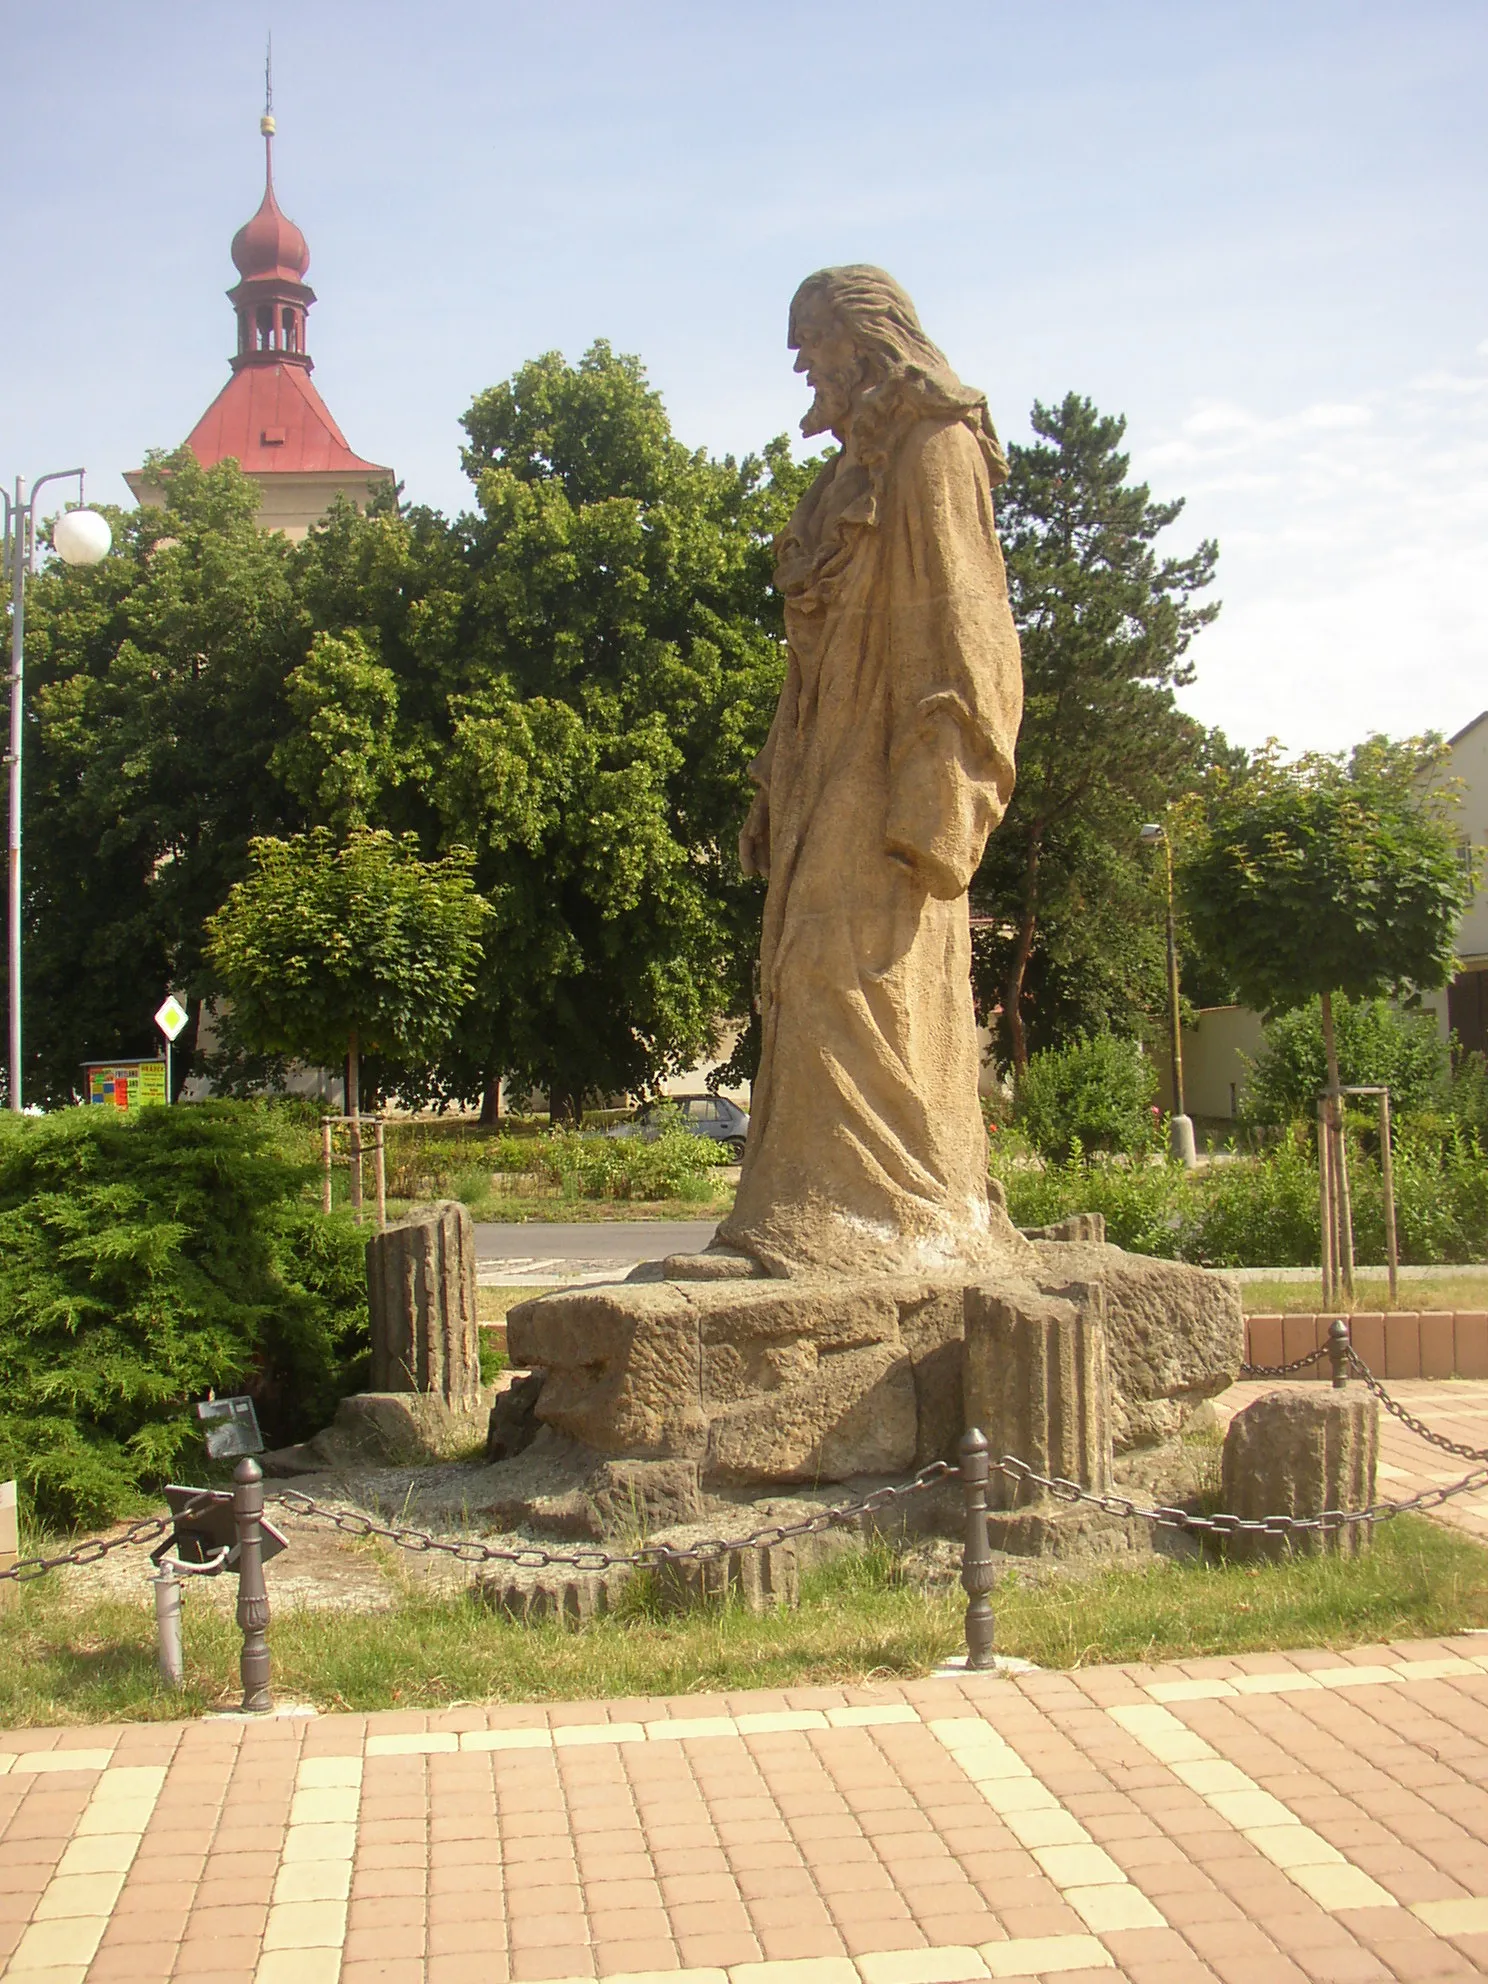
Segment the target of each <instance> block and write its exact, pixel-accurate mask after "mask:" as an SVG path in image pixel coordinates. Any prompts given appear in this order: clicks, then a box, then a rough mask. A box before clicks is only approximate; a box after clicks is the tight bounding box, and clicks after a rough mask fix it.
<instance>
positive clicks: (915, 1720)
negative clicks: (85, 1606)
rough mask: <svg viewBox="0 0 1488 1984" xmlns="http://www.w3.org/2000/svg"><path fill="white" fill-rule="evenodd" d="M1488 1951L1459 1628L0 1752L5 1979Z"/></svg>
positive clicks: (984, 1964) (303, 1978) (1479, 1657)
mask: <svg viewBox="0 0 1488 1984" xmlns="http://www.w3.org/2000/svg"><path fill="white" fill-rule="evenodd" d="M3 1959H8V1961H4V1960H3ZM1485 1972H1488V1640H1485V1639H1483V1638H1479V1637H1477V1636H1474V1635H1465V1636H1463V1637H1460V1638H1457V1639H1453V1640H1450V1641H1444V1642H1432V1643H1430V1644H1426V1645H1408V1646H1391V1647H1375V1648H1367V1649H1363V1650H1359V1651H1356V1652H1354V1653H1352V1654H1350V1655H1348V1656H1347V1657H1344V1658H1340V1657H1339V1656H1337V1655H1333V1654H1324V1653H1317V1654H1296V1655H1291V1656H1284V1655H1256V1656H1248V1657H1243V1658H1239V1659H1233V1660H1209V1661H1197V1662H1192V1663H1185V1664H1183V1665H1182V1666H1175V1667H1165V1668H1142V1667H1120V1668H1092V1669H1088V1670H1086V1671H1084V1672H1081V1673H1078V1674H1074V1675H1061V1674H1038V1673H1033V1674H1025V1675H1019V1676H1017V1677H1013V1678H1003V1677H994V1676H987V1677H982V1676H972V1677H962V1678H956V1679H939V1680H931V1681H925V1682H920V1683H915V1684H911V1685H907V1686H903V1687H884V1688H875V1689H866V1690H853V1689H847V1690H842V1689H813V1690H792V1691H788V1692H786V1693H779V1694H768V1695H767V1694H744V1695H729V1696H727V1697H722V1698H718V1699H708V1700H704V1699H700V1698H698V1697H688V1698H685V1699H681V1700H676V1701H637V1702H611V1703H605V1704H595V1703H583V1704H568V1705H565V1706H561V1707H553V1708H551V1709H548V1710H542V1709H537V1708H515V1709H511V1708H509V1709H492V1710H487V1709H478V1708H473V1709H467V1710H453V1711H450V1712H448V1713H444V1714H437V1715H373V1716H326V1717H320V1718H308V1717H307V1718H302V1719H296V1720H283V1721H275V1722H258V1723H250V1724H244V1723H241V1722H235V1721H215V1722H197V1723H191V1724H186V1725H181V1726H154V1727H146V1726H138V1725H133V1726H128V1727H124V1728H109V1729H89V1730H68V1731H64V1732H60V1733H59V1732H56V1731H52V1732H30V1733H20V1734H11V1735H0V1973H3V1975H4V1976H5V1978H6V1979H8V1980H14V1984H82V1980H84V1979H86V1980H87V1981H88V1984H126V1980H131V1981H133V1980H148V1984H164V1980H167V1979H171V1980H178V1979H179V1980H187V1979H201V1980H206V1979H209V1978H210V1979H213V1980H217V1984H332V1980H340V1984H373V1981H374V1980H377V1984H415V1980H417V1984H424V1980H427V1984H465V1980H470V1984H476V1980H479V1981H480V1984H503V1980H507V1979H513V1980H515V1979H530V1980H533V1984H538V1980H551V1979H559V1978H593V1977H599V1978H609V1979H614V1978H617V1977H630V1978H635V1977H647V1976H651V1975H654V1974H664V1975H666V1976H667V1977H668V1978H670V1979H671V1980H673V1984H704V1980H706V1984H957V1980H961V1979H970V1978H987V1977H993V1978H1007V1977H1020V1978H1022V1977H1040V1978H1042V1977H1055V1976H1058V1977H1061V1978H1064V1979H1067V1980H1080V1979H1086V1980H1095V1979H1097V1978H1106V1977H1117V1978H1121V1977H1125V1978H1129V1979H1132V1980H1134V1984H1199V1980H1222V1984H1304V1981H1305V1980H1315V1984H1324V1980H1327V1984H1352V1981H1353V1980H1367V1979H1374V1978H1378V1979H1391V1978H1396V1979H1402V1980H1412V1984H1414V1980H1426V1979H1432V1980H1438V1979H1457V1978H1460V1979H1469V1978H1477V1977H1481V1976H1483V1975H1484V1974H1485Z"/></svg>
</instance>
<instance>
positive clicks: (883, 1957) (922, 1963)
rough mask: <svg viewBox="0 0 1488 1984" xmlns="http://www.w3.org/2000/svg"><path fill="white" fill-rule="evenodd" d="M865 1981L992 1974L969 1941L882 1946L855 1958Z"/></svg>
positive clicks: (895, 1983)
mask: <svg viewBox="0 0 1488 1984" xmlns="http://www.w3.org/2000/svg"><path fill="white" fill-rule="evenodd" d="M856 1961H857V1968H858V1975H859V1976H860V1977H861V1979H862V1984H963V1980H966V1979H973V1978H979V1977H987V1976H990V1974H991V1973H990V1972H989V1971H988V1969H987V1966H986V1964H985V1963H984V1962H983V1961H982V1959H981V1956H980V1955H979V1954H978V1952H977V1951H976V1950H974V1949H972V1948H970V1947H969V1946H967V1945H963V1946H961V1947H960V1948H947V1949H934V1950H882V1951H879V1952H878V1953H876V1954H870V1955H866V1956H860V1957H858V1958H857V1959H856Z"/></svg>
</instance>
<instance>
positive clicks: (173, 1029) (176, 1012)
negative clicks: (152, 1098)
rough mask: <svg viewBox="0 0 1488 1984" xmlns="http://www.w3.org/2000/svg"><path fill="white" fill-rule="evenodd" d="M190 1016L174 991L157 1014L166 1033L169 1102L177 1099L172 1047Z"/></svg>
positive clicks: (156, 1017)
mask: <svg viewBox="0 0 1488 1984" xmlns="http://www.w3.org/2000/svg"><path fill="white" fill-rule="evenodd" d="M190 1017H191V1016H190V1014H189V1013H188V1012H187V1011H186V1008H185V1007H184V1006H183V1005H182V1004H181V1002H180V1000H179V999H178V998H177V997H176V995H175V993H174V992H167V994H166V995H165V1004H164V1005H163V1006H162V1007H161V1008H160V1010H159V1012H158V1013H156V1015H155V1024H156V1026H158V1027H159V1028H160V1031H161V1032H162V1033H163V1034H164V1035H165V1099H166V1101H167V1102H173V1101H174V1100H175V1091H174V1090H173V1089H172V1087H171V1047H172V1045H173V1043H174V1041H175V1039H176V1036H177V1035H178V1034H179V1033H180V1032H181V1030H182V1028H183V1027H184V1026H185V1024H186V1022H187V1020H188V1019H189V1018H190Z"/></svg>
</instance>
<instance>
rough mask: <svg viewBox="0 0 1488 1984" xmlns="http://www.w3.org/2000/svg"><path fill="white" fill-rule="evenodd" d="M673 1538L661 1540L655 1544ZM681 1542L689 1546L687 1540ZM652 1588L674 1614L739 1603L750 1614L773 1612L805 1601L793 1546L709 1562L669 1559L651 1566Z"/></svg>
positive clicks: (727, 1553) (762, 1548) (759, 1548)
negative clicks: (802, 1598)
mask: <svg viewBox="0 0 1488 1984" xmlns="http://www.w3.org/2000/svg"><path fill="white" fill-rule="evenodd" d="M670 1540H672V1539H670V1538H668V1537H666V1536H657V1537H654V1538H653V1539H652V1541H654V1542H656V1543H665V1542H668V1541H670ZM676 1541H678V1542H679V1543H681V1544H683V1547H686V1546H685V1543H684V1540H683V1539H682V1538H680V1537H679V1538H677V1539H676ZM651 1578H652V1589H653V1590H654V1592H655V1594H656V1597H657V1600H658V1602H659V1603H660V1604H661V1606H662V1607H663V1608H664V1609H665V1610H667V1611H672V1612H682V1611H688V1610H691V1609H692V1608H693V1607H696V1606H700V1605H722V1604H724V1603H726V1602H727V1601H729V1600H730V1599H732V1600H734V1601H735V1602H736V1603H742V1604H743V1605H744V1606H745V1607H746V1608H747V1609H748V1610H749V1611H750V1612H754V1613H764V1612H772V1611H775V1610H777V1609H778V1608H780V1607H794V1606H796V1605H799V1604H800V1602H801V1561H800V1556H799V1554H798V1552H797V1549H796V1545H795V1543H794V1542H785V1543H771V1544H761V1545H759V1546H757V1547H756V1548H754V1549H751V1550H728V1551H725V1552H724V1553H723V1554H722V1555H721V1556H717V1557H708V1558H702V1559H697V1558H690V1557H668V1558H664V1559H663V1560H662V1561H661V1562H660V1563H657V1564H654V1565H652V1567H651Z"/></svg>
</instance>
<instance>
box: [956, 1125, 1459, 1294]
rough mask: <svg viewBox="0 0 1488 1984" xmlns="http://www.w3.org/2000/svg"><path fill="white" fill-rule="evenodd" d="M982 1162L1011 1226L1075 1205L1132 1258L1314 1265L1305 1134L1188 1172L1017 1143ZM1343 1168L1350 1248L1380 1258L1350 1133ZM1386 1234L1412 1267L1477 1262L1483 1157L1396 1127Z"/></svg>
mask: <svg viewBox="0 0 1488 1984" xmlns="http://www.w3.org/2000/svg"><path fill="white" fill-rule="evenodd" d="M992 1169H993V1173H994V1175H995V1176H996V1177H998V1178H1000V1179H1001V1180H1002V1183H1003V1185H1004V1187H1005V1188H1006V1191H1007V1196H1008V1211H1009V1212H1010V1214H1011V1215H1012V1218H1013V1220H1014V1222H1015V1223H1016V1224H1017V1225H1019V1226H1046V1225H1048V1224H1050V1223H1051V1222H1052V1221H1054V1220H1057V1219H1063V1218H1065V1217H1066V1216H1067V1215H1068V1214H1070V1213H1074V1212H1099V1213H1103V1214H1104V1215H1105V1221H1106V1234H1107V1237H1108V1238H1109V1239H1110V1240H1113V1241H1114V1242H1115V1243H1116V1245H1117V1246H1119V1247H1126V1248H1129V1249H1130V1250H1131V1252H1133V1253H1136V1254H1160V1255H1164V1256H1166V1257H1167V1258H1169V1259H1172V1260H1180V1261H1194V1262H1197V1263H1199V1264H1200V1265H1202V1266H1205V1267H1316V1266H1317V1265H1318V1251H1319V1231H1320V1228H1319V1218H1318V1173H1317V1161H1316V1157H1315V1154H1314V1152H1313V1151H1312V1149H1311V1147H1310V1144H1309V1142H1308V1140H1307V1139H1306V1137H1305V1136H1303V1135H1297V1134H1292V1135H1289V1136H1288V1137H1287V1138H1286V1140H1285V1141H1284V1142H1283V1143H1282V1144H1280V1145H1279V1146H1278V1147H1277V1148H1276V1149H1275V1150H1272V1151H1268V1152H1265V1153H1264V1154H1261V1155H1258V1156H1237V1157H1233V1158H1230V1159H1228V1160H1227V1161H1224V1162H1221V1163H1218V1164H1214V1165H1212V1166H1210V1167H1209V1168H1208V1169H1206V1170H1203V1171H1198V1172H1188V1171H1185V1170H1184V1169H1183V1168H1182V1166H1181V1165H1177V1164H1172V1163H1169V1162H1166V1161H1161V1160H1159V1161H1150V1162H1136V1163H1125V1162H1117V1163H1112V1162H1104V1161H1100V1160H1095V1161H1092V1160H1090V1159H1088V1158H1085V1157H1084V1156H1082V1155H1080V1154H1078V1153H1077V1154H1076V1155H1075V1156H1074V1157H1073V1158H1071V1159H1069V1160H1067V1161H1066V1162H1064V1163H1058V1162H1044V1163H1042V1164H1040V1163H1039V1162H1038V1160H1037V1159H1035V1158H1033V1157H1032V1156H1030V1155H1029V1154H1028V1152H1027V1151H1026V1149H1024V1148H1020V1146H1019V1143H1018V1141H1017V1139H1016V1138H1010V1137H1006V1136H1003V1137H998V1138H996V1139H994V1141H993V1153H992ZM1349 1173H1350V1180H1351V1185H1352V1196H1353V1208H1354V1238H1355V1249H1356V1255H1357V1258H1358V1260H1359V1262H1360V1263H1361V1264H1369V1263H1378V1262H1382V1261H1383V1260H1384V1257H1385V1213H1384V1189H1383V1184H1382V1181H1381V1176H1380V1169H1379V1163H1378V1159H1377V1157H1376V1156H1375V1155H1373V1154H1372V1153H1371V1152H1370V1151H1369V1150H1368V1149H1367V1148H1366V1146H1365V1141H1364V1139H1363V1137H1355V1138H1353V1139H1351V1150H1350V1157H1349ZM1395 1207H1396V1229H1397V1233H1398V1236H1399V1243H1400V1258H1401V1260H1402V1261H1404V1262H1406V1263H1408V1264H1411V1265H1415V1266H1420V1267H1431V1266H1436V1265H1439V1264H1441V1263H1444V1262H1467V1261H1483V1260H1488V1161H1485V1158H1484V1156H1483V1152H1482V1149H1481V1147H1480V1146H1479V1144H1478V1142H1477V1139H1476V1138H1475V1137H1473V1136H1471V1135H1469V1134H1468V1133H1466V1132H1465V1131H1463V1130H1461V1129H1460V1128H1458V1127H1456V1126H1449V1127H1448V1128H1447V1129H1446V1130H1445V1132H1444V1133H1441V1134H1437V1133H1434V1132H1432V1133H1427V1132H1425V1131H1421V1130H1417V1129H1415V1128H1413V1126H1412V1125H1411V1124H1409V1123H1408V1122H1407V1123H1405V1124H1402V1125H1401V1127H1400V1130H1399V1134H1398V1136H1397V1138H1396V1140H1395Z"/></svg>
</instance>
